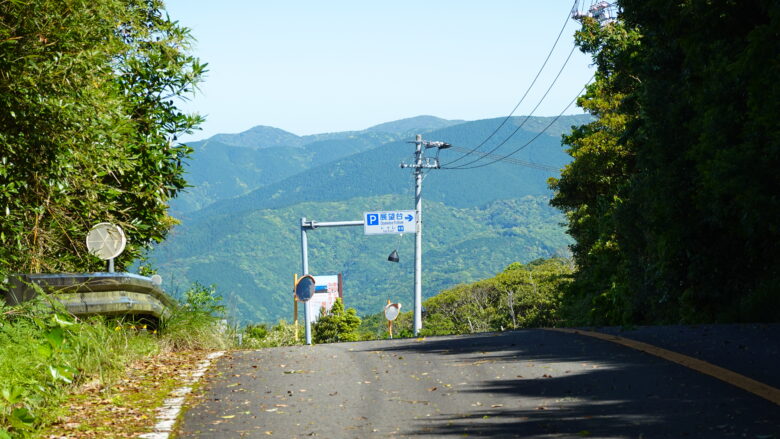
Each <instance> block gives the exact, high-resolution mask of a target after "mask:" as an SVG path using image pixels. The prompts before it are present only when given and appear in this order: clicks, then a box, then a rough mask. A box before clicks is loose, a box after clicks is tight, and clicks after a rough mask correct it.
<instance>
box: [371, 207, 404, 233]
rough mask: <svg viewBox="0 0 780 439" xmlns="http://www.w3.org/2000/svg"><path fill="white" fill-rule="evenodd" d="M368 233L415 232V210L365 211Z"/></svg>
mask: <svg viewBox="0 0 780 439" xmlns="http://www.w3.org/2000/svg"><path fill="white" fill-rule="evenodd" d="M363 220H364V221H365V223H364V226H363V230H364V231H365V234H366V235H393V234H395V235H397V234H401V233H415V232H416V231H417V218H416V214H415V212H414V211H413V210H391V211H377V212H365V213H363Z"/></svg>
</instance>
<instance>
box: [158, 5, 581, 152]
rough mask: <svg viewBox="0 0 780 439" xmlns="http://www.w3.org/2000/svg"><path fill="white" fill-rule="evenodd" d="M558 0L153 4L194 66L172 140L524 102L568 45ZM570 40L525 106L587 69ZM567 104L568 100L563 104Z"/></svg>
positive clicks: (490, 112) (469, 113)
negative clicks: (194, 87) (194, 126)
mask: <svg viewBox="0 0 780 439" xmlns="http://www.w3.org/2000/svg"><path fill="white" fill-rule="evenodd" d="M571 7H572V1H570V0H544V1H531V0H480V1H478V0H469V1H467V0H393V1H385V0H370V1H367V0H360V1H357V0H355V1H352V0H329V1H317V0H279V1H277V0H262V1H257V0H222V1H214V0H167V1H166V9H167V11H168V13H169V14H170V16H171V18H172V19H174V20H177V21H179V23H180V24H181V25H183V26H185V27H188V28H190V29H191V31H192V35H193V36H194V37H195V39H196V41H195V43H194V45H193V47H192V53H193V54H194V55H196V56H197V57H198V58H200V59H201V61H203V62H206V63H208V70H209V72H208V73H207V75H206V78H205V81H204V82H203V83H202V84H200V87H199V88H200V90H199V91H198V92H197V93H196V94H195V95H194V96H191V97H190V99H189V100H188V101H187V102H184V103H182V105H181V107H182V108H184V109H185V110H186V111H187V112H195V113H199V114H201V115H204V116H206V119H207V120H206V122H205V123H204V124H203V125H202V130H201V131H198V132H196V133H195V134H194V135H192V136H186V137H184V138H183V140H197V139H203V138H208V137H211V136H213V135H214V134H218V133H238V132H241V131H245V130H247V129H249V128H251V127H253V126H256V125H267V126H274V127H277V128H281V129H284V130H286V131H289V132H292V133H294V134H297V135H306V134H315V133H325V132H337V131H347V130H361V129H365V128H368V127H370V126H372V125H376V124H379V123H383V122H388V121H392V120H398V119H403V118H407V117H413V116H418V115H433V116H438V117H442V118H445V119H463V120H477V119H486V118H493V117H502V116H506V115H508V114H509V113H510V112H511V111H512V109H513V108H514V107H515V105H516V104H517V103H518V101H520V99H521V97H522V96H523V94H524V93H525V91H526V89H527V88H528V87H529V85H530V84H531V82H532V81H533V78H534V76H535V75H536V74H537V72H538V71H539V68H540V67H541V66H542V64H543V62H544V60H545V57H546V56H547V54H548V53H549V51H550V49H551V47H552V46H553V42H554V41H555V38H556V36H557V35H558V32H559V31H560V30H561V28H562V27H563V26H564V23H567V24H566V28H565V30H564V34H563V36H562V37H561V40H560V42H559V43H558V46H557V47H556V49H555V50H554V51H553V54H552V56H551V58H550V61H549V63H548V65H547V67H546V68H545V69H544V70H543V71H542V73H541V75H540V77H539V79H538V81H537V83H536V85H535V86H534V87H533V88H532V89H531V92H530V93H529V94H528V96H527V97H526V98H525V100H524V101H523V103H522V105H520V107H519V108H518V110H517V112H516V113H515V114H516V115H526V114H529V113H530V112H531V110H532V109H533V108H534V106H536V105H537V104H538V103H539V102H540V100H541V97H542V95H543V94H544V92H545V90H546V89H547V88H548V87H549V86H550V84H551V83H552V81H553V78H554V77H555V76H556V74H557V73H558V71H559V69H560V68H561V66H562V65H563V63H564V60H565V59H566V57H567V56H568V55H569V53H570V51H571V49H572V47H573V44H574V38H573V34H574V32H575V30H576V29H577V28H578V26H577V23H576V22H574V21H573V20H571V19H567V17H568V15H569V12H570V10H571ZM591 64H592V61H591V59H590V57H589V56H588V55H585V54H582V53H581V52H580V51H579V50H575V52H574V54H573V55H572V57H571V59H570V60H569V62H568V64H566V67H565V69H564V70H563V73H562V74H561V76H560V78H559V79H558V81H557V82H556V84H555V85H554V86H553V87H552V89H551V91H550V93H549V95H548V97H547V98H546V99H544V100H543V101H541V104H540V105H539V108H538V109H537V110H536V111H535V112H534V113H533V114H534V115H537V116H551V115H557V114H559V113H561V112H562V111H563V110H564V109H565V108H566V107H567V105H568V104H569V103H570V102H571V101H572V99H573V98H574V97H575V96H577V94H579V92H580V90H581V89H582V87H583V85H584V84H585V83H586V82H587V81H588V80H589V79H590V77H591V76H592V75H593V72H594V67H593V66H592V65H591ZM577 113H581V110H580V109H578V108H576V107H575V106H572V107H570V108H569V109H568V111H566V114H577Z"/></svg>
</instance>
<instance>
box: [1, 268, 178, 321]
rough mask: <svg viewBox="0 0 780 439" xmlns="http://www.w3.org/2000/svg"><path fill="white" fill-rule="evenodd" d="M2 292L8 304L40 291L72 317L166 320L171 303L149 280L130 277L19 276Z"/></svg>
mask: <svg viewBox="0 0 780 439" xmlns="http://www.w3.org/2000/svg"><path fill="white" fill-rule="evenodd" d="M9 283H10V285H9V286H10V288H7V290H6V291H5V292H4V298H5V301H6V303H7V304H9V305H15V304H18V303H21V302H24V301H27V300H31V299H33V298H34V297H35V296H37V294H38V291H39V290H38V289H37V288H36V286H37V287H39V288H40V290H42V291H45V292H46V293H49V294H51V295H52V297H53V298H55V299H57V301H59V302H61V303H62V304H63V305H64V306H65V308H66V309H67V310H68V311H69V312H71V313H73V314H75V315H95V314H101V315H135V316H148V317H152V318H154V319H158V320H159V319H160V318H163V317H165V316H166V315H167V314H168V313H169V312H170V308H171V307H173V305H174V302H173V300H172V299H171V298H170V297H169V296H168V295H167V294H165V292H164V291H163V290H162V288H160V286H159V285H157V284H155V283H154V282H152V279H151V278H148V277H145V276H140V275H137V274H132V273H75V274H18V275H15V276H11V278H10V279H9Z"/></svg>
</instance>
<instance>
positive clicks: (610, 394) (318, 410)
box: [178, 325, 780, 439]
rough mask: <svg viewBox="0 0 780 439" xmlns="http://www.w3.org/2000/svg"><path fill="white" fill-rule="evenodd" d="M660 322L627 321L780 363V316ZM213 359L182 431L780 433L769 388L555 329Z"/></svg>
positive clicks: (687, 341) (700, 346)
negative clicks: (756, 390) (757, 389)
mask: <svg viewBox="0 0 780 439" xmlns="http://www.w3.org/2000/svg"><path fill="white" fill-rule="evenodd" d="M698 328H701V327H698ZM713 328H716V327H713ZM717 328H720V327H717ZM726 329H728V327H726ZM613 331H617V330H614V329H613ZM659 331H660V332H658V331H653V330H649V329H643V328H639V329H636V330H633V331H628V332H626V333H623V334H620V335H621V336H624V337H629V338H631V337H632V336H636V337H635V338H637V339H640V338H644V340H643V341H645V342H653V341H655V342H656V344H657V345H659V346H661V347H665V348H667V349H674V347H675V346H676V347H677V351H678V352H681V353H685V354H687V355H694V354H695V353H697V352H698V353H700V354H701V353H703V356H705V357H707V358H702V359H705V360H706V361H710V362H712V363H715V364H718V363H719V362H720V363H722V364H718V365H720V366H722V367H726V366H727V365H735V364H736V365H737V366H740V368H741V370H739V373H742V374H745V375H747V376H750V377H751V378H754V379H759V378H761V379H762V380H763V382H765V383H767V384H770V382H773V383H777V381H778V376H780V366H778V365H777V360H778V355H777V352H778V351H777V349H778V344H777V342H778V337H780V326H779V325H770V326H754V327H748V328H747V329H746V330H745V331H746V332H739V334H740V335H739V336H733V334H734V331H729V330H722V328H720V329H713V330H712V331H705V332H704V333H703V334H704V335H702V331H695V330H693V331H692V330H689V329H686V328H681V327H667V328H666V329H659ZM664 331H666V332H664ZM654 334H655V335H654ZM729 338H733V339H734V340H736V341H728V339H729ZM697 340H698V341H697ZM724 341H725V342H724ZM664 344H665V345H664ZM732 344H733V345H734V346H733V349H732V347H731V345H732ZM721 346H726V347H727V348H726V349H721V350H720V351H721V354H720V355H719V354H718V347H721ZM740 346H742V347H741V348H740ZM732 351H735V352H732ZM759 354H760V355H762V359H761V360H760V361H759V360H756V361H748V360H749V359H751V358H753V359H755V357H756V356H757V355H759ZM764 357H765V358H764ZM739 358H742V359H743V360H744V361H741V362H740V361H738V360H739ZM212 372H213V373H212V375H211V376H209V377H208V379H207V382H206V383H205V385H204V387H203V388H202V389H201V395H200V397H199V399H200V400H199V401H196V403H195V405H194V407H192V408H190V409H189V410H188V411H187V413H186V414H185V416H184V421H183V423H182V425H181V427H180V428H179V436H178V437H183V438H234V437H283V438H305V437H320V438H370V437H399V438H400V437H450V436H451V437H523V438H558V437H592V438H721V437H723V438H728V437H735V438H752V439H769V438H775V439H780V406H778V405H776V404H774V403H772V402H769V401H767V400H765V399H762V398H760V397H758V396H755V395H753V394H751V393H749V392H746V391H744V390H741V389H739V388H736V387H734V386H731V385H730V384H728V383H725V382H723V381H720V380H718V379H716V378H713V377H710V376H707V375H702V374H700V373H698V372H695V371H693V370H690V369H687V368H685V367H683V366H680V365H677V364H674V363H671V362H669V361H666V360H664V359H661V358H658V357H654V356H652V355H648V354H645V353H642V352H639V351H635V350H633V349H630V348H627V347H624V346H620V345H617V344H614V343H610V342H608V341H603V340H598V339H594V338H590V337H586V336H582V335H576V334H565V333H558V332H551V331H545V330H523V331H514V332H504V333H497V334H479V335H471V336H457V337H432V338H426V339H424V340H418V339H406V340H392V341H375V342H361V343H341V344H328V345H318V346H298V347H290V348H275V349H265V350H259V351H238V352H234V353H232V354H229V355H227V356H225V357H223V358H222V359H221V360H220V361H219V362H218V363H217V366H216V368H215V369H214V370H213V371H212ZM751 375H752V376H751ZM774 385H776V384H774Z"/></svg>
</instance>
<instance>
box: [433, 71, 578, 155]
mask: <svg viewBox="0 0 780 439" xmlns="http://www.w3.org/2000/svg"><path fill="white" fill-rule="evenodd" d="M592 80H593V76H591V77H590V79H589V80H588V82H587V83H586V84H585V86H584V87H582V90H580V91H579V92H578V93H577V96H575V97H574V99H572V100H571V102H569V104H568V105H566V108H564V109H563V111H561V112H560V113H559V114H558V115H557V116H555V117H554V118H553V120H551V121H550V123H549V124H547V126H546V127H544V129H542V130H541V131H539V132H538V133H536V135H535V136H534V137H532V138H531V140H529V141H527V142H526V143H524V144H523V145H521V146H520V147H519V148H517V149H515V150H514V151H512V152H510V153H509V154H506V155H501V156H497V157H496V156H495V155H493V154H491V156H492V157H491V158H493V160H492V161H490V162H486V163H480V164H478V165H474V166H466V165H467V164H466V165H460V166H455V167H452V168H450V167H446V166H442V167H441V169H475V168H481V167H484V166H488V165H492V164H493V163H496V162H498V161H502V160H505V159H507V158H509V157H511V156H513V155H515V154H517V153H518V152H520V151H521V150H523V149H525V148H526V147H527V146H528V145H530V144H531V143H533V142H534V141H535V140H536V139H538V138H539V137H540V136H541V135H542V134H544V133H545V132H546V131H547V130H548V129H550V127H551V126H552V125H553V124H554V123H555V122H557V121H558V119H560V118H561V116H563V114H564V113H565V112H566V111H567V110H568V109H569V107H571V106H572V104H574V102H576V101H577V98H579V97H580V95H581V94H582V93H583V92H584V91H585V90H586V89H587V87H588V84H590V82H591V81H592ZM488 154H489V153H488Z"/></svg>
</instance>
